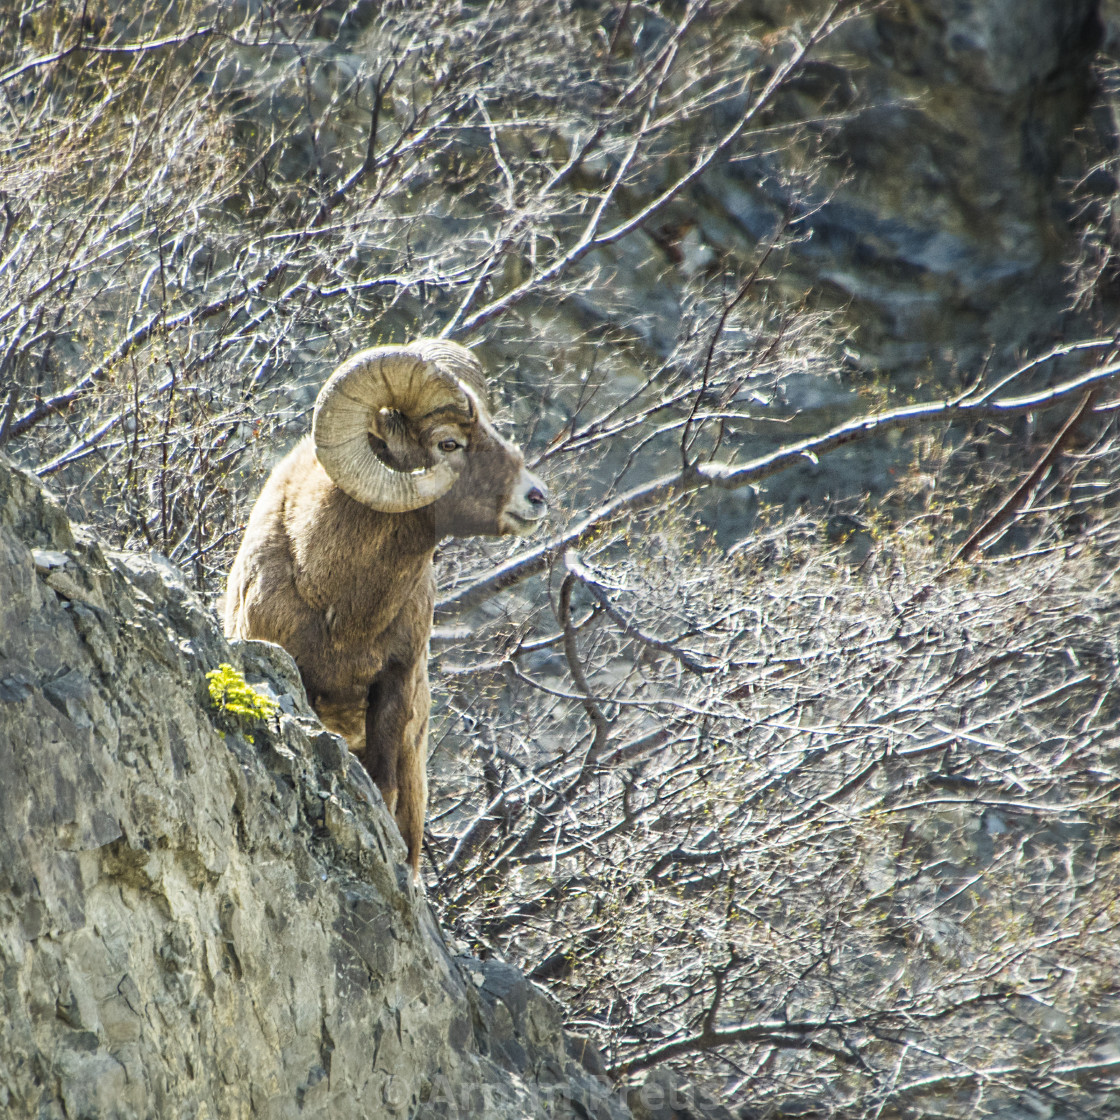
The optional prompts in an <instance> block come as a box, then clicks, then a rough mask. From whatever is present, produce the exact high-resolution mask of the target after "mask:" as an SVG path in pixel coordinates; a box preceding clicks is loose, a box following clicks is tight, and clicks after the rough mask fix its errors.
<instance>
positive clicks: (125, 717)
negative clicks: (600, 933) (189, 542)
mask: <svg viewBox="0 0 1120 1120" xmlns="http://www.w3.org/2000/svg"><path fill="white" fill-rule="evenodd" d="M221 662H228V663H231V664H233V665H234V666H235V667H237V668H239V669H241V670H243V671H244V673H245V675H246V678H247V679H248V680H249V681H250V682H251V683H254V684H255V686H256V687H257V689H258V690H259V691H260V692H262V693H264V694H266V695H271V696H272V697H274V698H275V699H277V700H278V701H279V703H280V705H281V711H280V713H279V715H278V716H277V717H273V718H272V719H271V720H269V721H267V722H264V721H259V722H258V723H257V724H256V726H254V727H252V729H251V730H247V731H246V730H238V728H237V726H236V725H235V724H233V723H231V722H229V721H228V719H224V718H223V717H222V716H221V715H220V713H218V712H217V711H216V710H215V709H214V708H213V706H212V704H211V702H210V697H209V694H208V691H207V681H206V677H205V674H206V672H207V671H208V670H210V669H213V668H216V667H217V666H218V665H219V664H220V663H221ZM403 854H404V848H403V844H402V842H401V840H400V837H399V835H398V834H397V832H396V830H395V826H394V825H393V823H392V821H391V818H390V817H389V816H388V814H387V813H386V811H385V809H384V806H383V804H382V802H381V800H380V797H379V795H378V794H377V792H376V790H375V788H374V787H373V785H372V784H371V783H370V781H369V779H368V778H367V777H366V775H365V772H364V771H363V770H362V769H361V768H360V767H359V766H358V764H357V762H356V760H355V759H353V757H352V756H351V755H350V754H349V753H348V752H347V751H346V749H345V747H344V746H343V744H342V742H341V740H339V739H337V738H335V737H334V736H332V735H329V734H327V733H326V732H324V731H323V729H322V727H321V726H320V725H319V724H318V721H317V720H316V719H315V718H314V716H313V715H312V713H311V712H310V710H309V708H308V707H307V703H306V699H305V697H304V696H303V693H302V689H301V686H300V684H299V678H298V673H297V671H296V669H295V665H294V663H293V662H292V661H291V660H290V658H289V657H288V656H287V654H285V653H284V652H283V651H282V650H280V649H278V648H277V647H274V646H268V645H265V644H263V643H244V644H242V645H240V646H235V647H233V648H231V647H229V646H227V644H226V643H225V641H224V640H223V638H222V636H221V634H220V632H219V630H218V628H217V624H216V621H215V619H214V618H213V616H212V615H211V614H210V613H209V612H208V611H206V610H205V609H203V607H202V606H201V605H200V604H199V602H198V601H197V600H196V599H195V598H194V597H193V596H192V595H191V594H190V593H189V592H188V591H187V590H186V589H185V587H184V585H183V584H182V582H181V580H180V577H179V575H178V573H177V572H176V570H175V569H174V568H172V566H171V565H169V564H167V563H166V561H162V562H161V561H159V560H158V559H155V560H153V559H148V558H145V557H140V556H135V555H111V554H108V553H106V552H105V551H104V550H103V549H102V548H101V547H100V546H99V544H98V543H97V541H96V540H95V539H93V538H92V537H90V536H89V535H88V534H85V533H83V531H81V530H80V529H78V528H76V527H72V526H71V525H70V523H69V522H68V521H67V519H66V517H65V516H64V515H63V513H62V512H61V510H60V509H59V507H58V506H57V505H56V504H55V503H54V502H53V500H52V499H51V498H50V497H49V495H47V494H46V493H45V492H44V491H43V490H42V489H41V488H40V487H39V485H38V483H37V482H36V481H35V480H34V479H32V478H31V477H30V476H28V475H25V474H23V473H21V472H19V471H17V470H15V469H12V468H11V467H10V466H9V465H8V464H7V463H6V462H4V461H2V460H0V975H2V978H3V983H2V988H0V1022H2V1023H3V1028H2V1029H0V1114H2V1115H3V1116H5V1117H12V1118H18V1117H31V1116H34V1117H38V1118H41V1120H46V1118H52V1117H59V1118H62V1117H69V1118H74V1117H84V1118H90V1120H92V1118H95V1117H105V1118H110V1117H111V1118H120V1120H124V1118H132V1117H135V1118H148V1117H154V1116H160V1117H171V1116H174V1117H180V1118H184V1120H186V1118H199V1120H201V1118H203V1117H242V1116H250V1115H251V1116H254V1117H288V1116H297V1115H298V1116H300V1117H304V1116H322V1117H332V1118H343V1117H370V1116H385V1117H392V1116H413V1117H437V1116H464V1117H466V1116H493V1117H504V1116H509V1117H515V1116H516V1117H522V1116H537V1115H541V1116H543V1115H550V1116H551V1115H556V1116H569V1115H580V1116H587V1115H593V1116H603V1117H610V1116H621V1115H628V1113H627V1112H626V1110H625V1108H624V1107H623V1106H622V1105H621V1104H620V1103H618V1101H617V1100H616V1099H614V1098H612V1097H611V1096H610V1094H609V1091H608V1089H607V1088H606V1086H605V1085H604V1084H603V1082H602V1081H601V1080H599V1079H597V1078H596V1077H595V1076H593V1074H592V1073H590V1072H589V1071H588V1069H586V1068H585V1067H584V1066H583V1065H581V1064H579V1063H577V1062H576V1061H575V1060H573V1058H571V1057H570V1056H569V1055H568V1053H567V1051H566V1048H565V1037H564V1035H563V1033H562V1031H561V1028H560V1015H559V1011H558V1009H557V1007H556V1006H555V1005H554V1004H553V1003H552V1002H551V1000H550V999H549V998H548V997H547V996H545V995H544V993H543V992H541V991H540V990H539V989H537V988H535V987H534V986H532V985H530V984H529V983H528V982H527V981H526V980H525V979H524V977H522V976H521V975H520V974H519V973H517V972H516V971H515V970H514V969H512V968H510V967H509V966H506V965H503V964H500V963H497V962H480V961H470V960H465V959H456V958H455V957H454V956H453V955H452V953H451V952H450V951H449V950H448V948H447V946H446V945H445V943H444V941H443V938H442V935H441V934H440V931H439V929H438V927H437V925H436V923H435V921H434V920H433V918H432V916H431V913H430V911H429V909H428V904H427V902H426V901H425V899H424V897H423V895H422V893H420V892H419V890H418V889H417V888H415V887H414V886H413V885H412V884H411V883H410V882H409V879H408V876H407V872H406V870H405V867H404V864H403V862H402V861H403ZM573 1051H574V1048H573ZM589 1064H592V1065H593V1063H589Z"/></svg>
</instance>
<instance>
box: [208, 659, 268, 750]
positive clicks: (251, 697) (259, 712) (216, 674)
mask: <svg viewBox="0 0 1120 1120" xmlns="http://www.w3.org/2000/svg"><path fill="white" fill-rule="evenodd" d="M206 680H207V683H208V686H209V689H210V703H211V704H212V705H213V706H214V708H215V709H216V710H217V711H218V712H220V713H221V714H222V715H223V716H225V717H226V718H227V719H228V720H229V722H231V723H232V724H233V725H234V726H235V727H236V728H237V729H238V730H239V731H241V732H242V733H243V734H244V735H245V738H246V739H248V740H249V742H250V743H251V742H253V736H252V735H251V734H249V729H250V728H251V727H252V726H253V725H254V724H257V723H266V722H267V721H268V720H269V719H270V718H271V717H272V716H274V715H275V714H276V713H277V712H278V711H279V710H280V705H279V704H277V703H276V701H275V700H272V699H270V698H269V697H267V696H265V695H264V694H263V693H260V692H258V691H257V690H256V689H255V688H254V687H253V686H252V685H251V684H249V682H248V681H246V680H245V678H244V676H242V674H241V673H240V672H238V670H237V669H235V668H234V667H233V666H232V665H229V664H227V663H226V662H224V661H223V662H222V663H221V664H220V665H219V666H218V667H217V668H216V669H211V670H210V672H209V673H207V674H206ZM223 735H224V732H223Z"/></svg>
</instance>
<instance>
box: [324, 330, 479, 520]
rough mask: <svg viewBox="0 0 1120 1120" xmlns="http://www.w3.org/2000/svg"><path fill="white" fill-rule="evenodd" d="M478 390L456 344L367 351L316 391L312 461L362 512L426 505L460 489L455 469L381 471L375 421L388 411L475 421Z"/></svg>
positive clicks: (475, 375)
mask: <svg viewBox="0 0 1120 1120" xmlns="http://www.w3.org/2000/svg"><path fill="white" fill-rule="evenodd" d="M464 382H465V383H466V385H465V386H464V384H463V383H464ZM480 384H481V386H482V387H483V389H485V380H484V379H483V375H482V367H481V366H480V365H479V362H478V360H477V359H476V358H475V357H474V355H473V354H472V353H471V352H470V351H469V350H467V349H466V348H465V347H463V346H459V345H458V344H457V343H454V342H444V341H443V340H441V339H421V340H420V341H418V342H414V343H411V344H409V345H407V346H378V347H375V348H374V349H372V350H363V351H361V352H360V353H358V354H355V355H353V357H351V358H349V359H348V360H347V361H345V362H343V364H342V365H341V366H339V367H338V369H337V370H335V372H334V374H333V375H332V376H331V377H330V379H329V380H328V381H327V383H326V384H325V385H324V386H323V387H322V389H320V390H319V396H318V399H317V400H316V401H315V415H314V419H313V421H312V425H311V431H312V437H313V439H314V441H315V454H316V456H317V457H318V459H319V462H320V463H321V464H322V466H323V469H324V470H325V471H326V472H327V474H328V475H330V477H331V480H332V481H333V482H334V483H335V485H336V486H338V487H339V489H341V490H343V491H345V493H347V494H349V495H350V497H351V498H354V499H355V500H356V501H359V502H361V503H363V505H367V506H370V507H371V508H373V509H377V510H381V511H383V512H385V513H405V512H407V511H408V510H413V509H419V508H420V507H421V506H426V505H429V504H431V503H432V502H434V501H435V500H436V499H437V498H439V497H441V496H442V495H443V494H445V493H446V492H447V491H448V490H450V489H451V487H452V486H453V485H454V484H455V478H456V474H455V471H454V469H453V468H452V467H451V466H450V464H447V463H437V464H435V465H434V466H432V467H429V468H427V469H425V470H418V471H397V470H393V468H392V467H390V466H388V465H387V464H386V463H383V462H382V461H381V459H380V458H378V456H377V455H376V454H375V453H374V451H373V448H372V447H371V446H370V438H369V437H370V434H371V433H376V432H377V430H378V424H377V418H378V414H379V413H380V412H381V411H382V410H385V409H389V410H393V411H396V412H399V413H401V414H402V415H403V416H405V417H419V416H426V415H429V414H431V413H432V412H436V411H438V410H439V409H441V408H448V409H452V410H455V411H457V412H460V413H465V414H468V415H470V414H473V413H474V412H475V410H476V408H477V405H476V403H475V396H476V393H477V386H478V385H480ZM483 399H485V397H484V396H483Z"/></svg>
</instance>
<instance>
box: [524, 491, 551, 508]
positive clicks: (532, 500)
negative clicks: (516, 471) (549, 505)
mask: <svg viewBox="0 0 1120 1120" xmlns="http://www.w3.org/2000/svg"><path fill="white" fill-rule="evenodd" d="M525 500H526V501H527V502H528V503H529V504H530V505H534V506H543V505H544V504H545V503H546V502H547V501H548V498H547V497H546V496H545V492H544V491H543V490H542V489H541V488H540V487H539V486H534V487H533V489H532V490H530V491H529V493H528V494H526V495H525Z"/></svg>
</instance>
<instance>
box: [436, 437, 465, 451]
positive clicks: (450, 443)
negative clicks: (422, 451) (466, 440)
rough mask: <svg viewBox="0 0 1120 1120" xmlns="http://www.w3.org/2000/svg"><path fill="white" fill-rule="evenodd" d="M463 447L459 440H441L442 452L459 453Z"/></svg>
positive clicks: (440, 447)
mask: <svg viewBox="0 0 1120 1120" xmlns="http://www.w3.org/2000/svg"><path fill="white" fill-rule="evenodd" d="M462 446H463V445H462V444H461V443H460V442H459V441H458V440H457V439H441V440H440V441H439V449H440V451H457V450H458V449H459V448H460V447H462Z"/></svg>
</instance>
